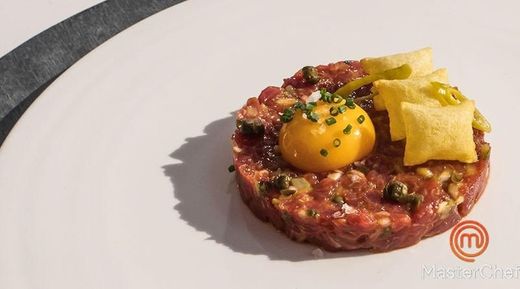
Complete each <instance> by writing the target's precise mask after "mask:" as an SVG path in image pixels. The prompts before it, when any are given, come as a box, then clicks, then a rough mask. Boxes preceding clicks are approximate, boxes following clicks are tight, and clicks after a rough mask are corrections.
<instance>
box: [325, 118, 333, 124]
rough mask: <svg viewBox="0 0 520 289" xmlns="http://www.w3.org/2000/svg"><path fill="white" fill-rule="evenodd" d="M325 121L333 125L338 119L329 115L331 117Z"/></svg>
mask: <svg viewBox="0 0 520 289" xmlns="http://www.w3.org/2000/svg"><path fill="white" fill-rule="evenodd" d="M325 123H326V124H327V125H333V124H335V123H336V119H335V118H333V117H329V118H327V119H326V120H325Z"/></svg>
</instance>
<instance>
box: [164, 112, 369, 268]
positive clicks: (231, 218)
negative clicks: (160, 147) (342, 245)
mask: <svg viewBox="0 0 520 289" xmlns="http://www.w3.org/2000/svg"><path fill="white" fill-rule="evenodd" d="M233 129H234V118H233V117H232V116H230V117H227V118H224V119H220V120H217V121H214V122H212V123H210V124H209V125H207V126H206V127H205V129H204V133H205V134H204V135H202V136H197V137H192V138H188V139H186V143H184V144H183V145H182V146H181V147H180V148H178V149H177V150H175V151H174V152H173V153H171V154H170V156H171V157H172V158H174V159H176V160H179V161H180V163H175V164H170V165H166V166H164V167H163V169H164V173H165V175H166V176H168V177H169V178H170V179H171V182H172V184H173V195H174V197H175V198H176V199H177V200H178V201H179V203H178V204H177V205H175V207H174V208H175V210H177V211H178V212H179V214H180V217H181V219H183V220H184V221H186V222H187V223H188V224H189V225H190V226H192V227H194V228H195V229H196V230H198V231H202V232H205V233H207V234H208V235H209V236H210V237H209V238H208V239H209V240H213V241H215V242H217V243H219V244H222V245H225V246H227V247H229V248H230V249H231V250H233V251H235V252H239V253H243V254H252V255H265V256H267V257H269V258H270V259H272V260H288V261H305V260H313V259H315V257H314V256H313V254H312V250H314V249H315V248H316V247H315V246H312V245H309V244H301V243H297V242H294V241H291V240H290V239H288V238H287V237H286V236H285V235H284V234H282V233H280V232H278V231H276V230H275V229H274V227H273V226H271V225H270V224H268V223H264V222H262V221H260V220H259V219H257V218H256V217H255V216H254V215H253V214H252V213H251V212H250V211H249V208H247V206H246V205H245V204H244V203H242V200H241V199H240V195H239V192H238V189H237V187H236V183H235V181H234V175H233V174H230V173H228V171H227V167H228V166H229V165H230V164H231V147H230V139H229V137H230V134H231V132H232V131H233ZM324 253H325V255H324V256H323V257H321V258H339V257H354V256H362V255H366V254H370V253H367V252H365V251H355V252H342V253H328V252H324Z"/></svg>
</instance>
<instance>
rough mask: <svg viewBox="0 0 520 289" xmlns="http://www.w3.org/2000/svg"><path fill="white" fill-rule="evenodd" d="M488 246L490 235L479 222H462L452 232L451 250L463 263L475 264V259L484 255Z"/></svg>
mask: <svg viewBox="0 0 520 289" xmlns="http://www.w3.org/2000/svg"><path fill="white" fill-rule="evenodd" d="M488 244H489V234H488V232H487V230H486V228H485V227H484V226H483V225H482V224H480V223H479V222H477V221H471V220H467V221H462V222H460V223H458V224H457V225H456V226H455V227H454V228H453V229H452V230H451V235H450V247H451V250H452V251H453V254H455V256H457V258H459V259H461V260H463V261H466V262H475V257H477V256H480V255H482V253H484V251H486V248H487V246H488Z"/></svg>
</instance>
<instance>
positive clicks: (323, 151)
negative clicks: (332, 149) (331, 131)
mask: <svg viewBox="0 0 520 289" xmlns="http://www.w3.org/2000/svg"><path fill="white" fill-rule="evenodd" d="M320 155H321V156H323V157H326V156H328V155H329V152H328V151H327V150H326V149H321V150H320Z"/></svg>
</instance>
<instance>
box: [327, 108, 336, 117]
mask: <svg viewBox="0 0 520 289" xmlns="http://www.w3.org/2000/svg"><path fill="white" fill-rule="evenodd" d="M329 112H330V115H332V116H336V115H338V109H337V108H335V107H331V108H330V109H329Z"/></svg>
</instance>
